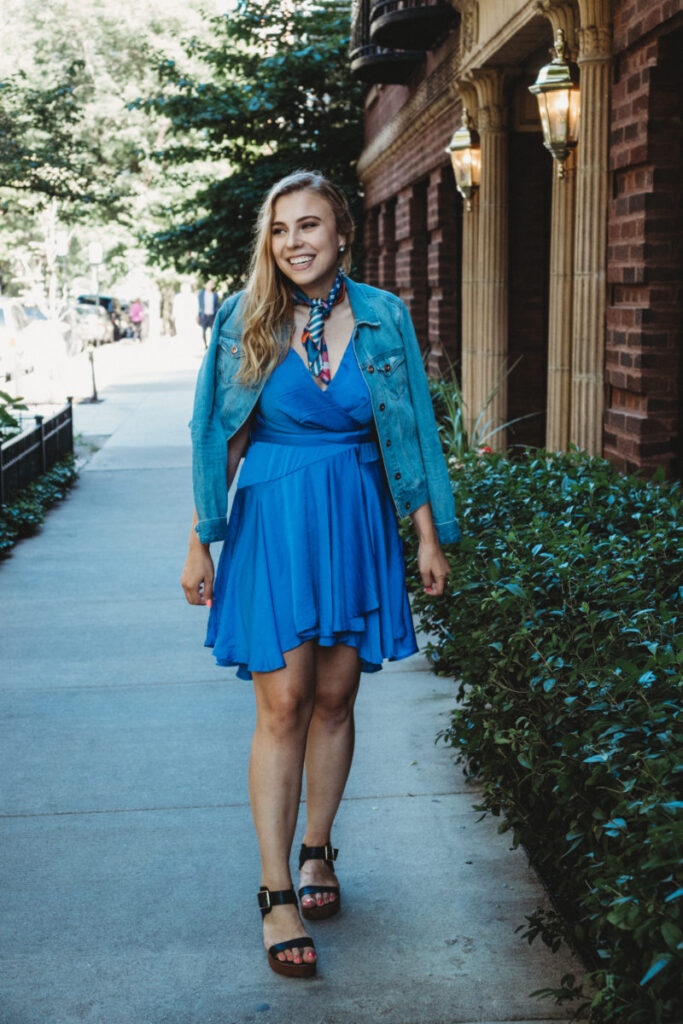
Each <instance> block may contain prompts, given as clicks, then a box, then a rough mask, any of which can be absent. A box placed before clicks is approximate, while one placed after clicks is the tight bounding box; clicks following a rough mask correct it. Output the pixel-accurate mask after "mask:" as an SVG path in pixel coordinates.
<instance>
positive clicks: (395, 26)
mask: <svg viewBox="0 0 683 1024" xmlns="http://www.w3.org/2000/svg"><path fill="white" fill-rule="evenodd" d="M455 16H456V11H455V8H454V7H453V6H452V4H450V3H447V2H444V0H372V2H371V6H370V42H372V43H375V44H376V45H377V46H390V47H393V48H395V49H403V48H405V47H412V48H415V49H420V50H431V49H432V48H433V47H434V45H435V44H436V43H437V42H438V41H439V40H440V39H442V38H443V36H444V35H445V34H446V32H447V31H448V29H449V28H450V27H451V25H452V24H453V22H454V21H455Z"/></svg>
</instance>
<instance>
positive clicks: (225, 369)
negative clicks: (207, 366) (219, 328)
mask: <svg viewBox="0 0 683 1024" xmlns="http://www.w3.org/2000/svg"><path fill="white" fill-rule="evenodd" d="M241 353H242V338H241V336H240V335H238V334H227V333H226V334H222V333H221V334H220V335H219V337H218V352H217V356H216V365H217V370H218V375H219V377H220V379H221V380H222V381H223V383H225V384H228V383H230V381H232V380H234V378H235V374H236V373H237V371H238V370H239V368H240V355H241Z"/></svg>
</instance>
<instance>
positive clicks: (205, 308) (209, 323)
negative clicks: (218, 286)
mask: <svg viewBox="0 0 683 1024" xmlns="http://www.w3.org/2000/svg"><path fill="white" fill-rule="evenodd" d="M214 287H215V286H214V282H213V281H207V282H206V284H205V285H204V287H203V288H202V290H201V291H200V293H199V315H198V317H197V323H198V324H199V326H200V327H201V329H202V340H203V342H204V348H208V345H209V342H208V338H210V337H211V330H212V328H213V322H214V320H215V319H216V313H217V312H218V307H219V305H220V300H219V298H218V296H217V295H216V292H215V291H214Z"/></svg>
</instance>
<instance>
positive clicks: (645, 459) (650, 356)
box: [604, 0, 683, 475]
mask: <svg viewBox="0 0 683 1024" xmlns="http://www.w3.org/2000/svg"><path fill="white" fill-rule="evenodd" d="M681 6H682V5H681V3H680V2H677V0H665V2H662V3H652V2H651V0H648V2H643V0H628V2H625V3H621V4H618V5H617V7H616V10H615V26H614V39H615V50H616V52H617V57H616V60H615V82H614V85H613V91H612V115H611V136H610V164H611V169H612V171H613V198H612V200H611V202H610V204H609V210H608V271H607V277H608V284H609V286H610V294H609V304H608V308H607V337H606V353H605V375H606V382H607V403H606V411H605V433H604V452H605V455H606V456H607V457H608V458H610V459H611V460H612V461H613V462H614V463H615V464H616V465H617V466H618V467H619V468H620V469H622V470H623V471H625V472H632V471H634V470H636V469H642V470H644V471H646V472H650V471H652V470H653V469H654V468H656V467H657V466H658V465H663V466H664V468H665V469H666V470H667V472H668V473H670V474H676V475H680V474H681V472H682V471H683V464H682V463H683V460H682V458H681V398H682V395H681V350H682V338H681V316H682V312H683V301H682V300H683V296H682V285H681V281H682V279H683V259H682V249H681V238H682V234H683V215H682V210H681V166H682V160H683V132H682V130H681V114H682V109H681V95H682V89H683V76H682V73H681V58H680V54H681V52H683V49H682V48H683V29H681V28H680V27H679V28H678V29H677V30H676V31H671V30H672V27H673V26H672V24H671V22H668V23H664V24H662V22H663V21H664V20H665V19H669V18H671V16H672V15H673V14H674V13H675V11H676V10H679V11H680V9H681ZM677 20H678V19H677Z"/></svg>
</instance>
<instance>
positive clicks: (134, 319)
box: [128, 299, 145, 341]
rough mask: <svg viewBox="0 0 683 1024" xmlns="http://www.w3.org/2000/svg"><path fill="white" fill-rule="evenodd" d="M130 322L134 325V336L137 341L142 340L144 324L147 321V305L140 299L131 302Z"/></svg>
mask: <svg viewBox="0 0 683 1024" xmlns="http://www.w3.org/2000/svg"><path fill="white" fill-rule="evenodd" d="M128 315H129V316H130V322H131V323H132V325H133V337H134V338H135V340H136V341H142V325H143V323H144V322H145V307H144V306H143V305H142V302H141V300H140V299H135V300H134V301H133V302H132V303H131V307H130V312H129V314H128Z"/></svg>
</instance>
